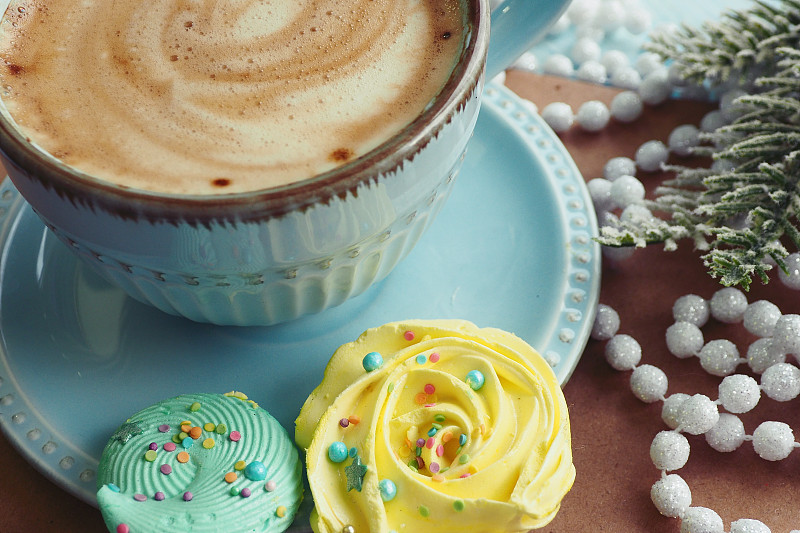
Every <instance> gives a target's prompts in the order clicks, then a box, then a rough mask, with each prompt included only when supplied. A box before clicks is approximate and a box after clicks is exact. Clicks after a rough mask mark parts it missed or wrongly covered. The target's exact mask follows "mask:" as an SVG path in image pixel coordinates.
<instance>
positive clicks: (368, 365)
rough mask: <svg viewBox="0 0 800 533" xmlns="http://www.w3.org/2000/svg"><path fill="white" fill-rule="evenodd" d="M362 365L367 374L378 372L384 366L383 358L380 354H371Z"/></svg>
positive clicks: (365, 357) (362, 361) (366, 356)
mask: <svg viewBox="0 0 800 533" xmlns="http://www.w3.org/2000/svg"><path fill="white" fill-rule="evenodd" d="M361 365H362V366H363V367H364V370H366V371H367V372H372V371H373V370H378V369H379V368H380V367H382V366H383V356H382V355H381V354H379V353H378V352H370V353H368V354H367V355H365V356H364V359H362V360H361Z"/></svg>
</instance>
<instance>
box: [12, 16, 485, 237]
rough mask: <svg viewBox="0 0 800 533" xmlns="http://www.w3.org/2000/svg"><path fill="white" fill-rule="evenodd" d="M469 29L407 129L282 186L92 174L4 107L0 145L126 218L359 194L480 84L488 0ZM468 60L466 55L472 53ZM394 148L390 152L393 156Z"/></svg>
mask: <svg viewBox="0 0 800 533" xmlns="http://www.w3.org/2000/svg"><path fill="white" fill-rule="evenodd" d="M465 7H466V16H465V18H466V31H465V42H464V48H463V49H462V51H461V57H460V60H459V62H458V64H457V66H456V68H455V69H454V70H453V72H452V73H451V75H450V78H449V80H448V81H447V83H446V84H445V85H444V87H443V88H442V90H441V91H440V92H439V94H438V95H437V97H436V98H435V100H434V102H433V105H431V106H430V107H429V108H428V109H426V110H425V111H424V112H423V113H422V114H421V115H420V116H419V117H417V118H416V119H415V120H414V121H413V122H412V123H411V124H409V125H408V126H407V127H406V128H405V129H403V130H402V131H400V132H399V133H397V134H396V135H394V136H393V137H392V138H390V139H389V140H388V141H386V142H385V143H383V144H381V145H380V146H378V147H377V148H375V149H374V150H372V151H370V152H369V153H367V154H365V155H364V156H362V157H360V158H358V159H356V160H354V161H352V162H350V163H346V164H344V165H342V166H340V167H337V168H335V169H332V170H330V171H328V172H325V173H323V174H320V175H318V176H314V177H312V178H309V179H306V180H303V181H299V182H296V183H292V184H289V185H286V186H283V187H276V188H270V189H264V190H261V191H248V192H242V193H233V194H227V195H226V194H223V195H179V194H163V193H155V192H150V191H146V190H140V189H132V188H127V187H124V186H120V185H116V184H113V183H110V182H107V181H102V180H99V179H96V178H93V177H91V176H89V175H87V174H84V173H82V172H79V171H76V170H75V169H72V168H70V167H67V166H66V165H63V164H61V163H59V162H58V161H56V160H55V159H54V158H50V157H47V158H43V157H41V153H42V152H41V151H39V150H37V149H35V148H33V147H32V146H31V144H30V143H29V142H28V141H27V140H26V139H25V137H24V136H23V135H22V134H21V133H20V132H19V131H18V130H17V128H16V127H15V125H14V124H13V122H12V121H11V120H10V118H9V117H8V116H6V114H4V113H0V152H2V155H3V159H4V161H5V164H11V165H13V166H14V167H16V168H17V169H19V170H20V171H21V172H22V173H23V174H25V175H26V176H28V177H29V179H31V180H33V181H37V182H39V183H40V184H41V185H42V186H44V187H45V188H46V189H52V190H53V191H54V192H55V193H56V194H58V195H59V196H60V197H62V198H65V199H66V200H68V201H70V202H71V203H73V204H78V205H82V206H85V207H88V208H90V209H92V210H96V209H100V210H103V211H107V212H109V213H111V214H112V215H115V216H118V217H121V218H123V219H129V220H137V219H145V220H148V221H150V222H167V223H177V222H180V221H185V222H189V223H190V224H201V225H207V224H209V223H211V222H212V221H214V220H216V221H229V222H233V221H250V220H256V219H262V220H263V219H265V218H272V217H281V216H283V215H285V214H287V213H290V212H292V211H296V210H300V211H304V210H306V209H308V208H310V207H311V206H313V205H315V204H319V203H323V204H325V203H328V202H330V201H331V200H332V199H333V198H335V197H337V196H338V197H341V198H344V197H346V196H347V195H348V194H352V195H357V194H358V188H359V187H360V186H362V185H369V184H370V182H374V181H377V180H378V179H379V178H380V177H385V176H387V175H391V174H392V173H393V172H395V171H396V170H397V169H399V168H401V167H402V166H403V164H404V162H405V161H408V160H412V159H413V158H414V157H415V156H416V154H417V153H419V151H420V150H422V149H423V148H424V147H425V146H426V145H427V144H428V143H429V142H430V141H431V140H432V139H434V138H435V137H436V136H437V135H438V134H439V132H440V131H441V129H442V128H443V127H444V125H446V124H448V123H449V122H450V121H451V120H452V118H453V116H454V115H455V114H456V113H457V112H459V111H460V110H462V109H463V108H464V107H465V106H466V105H467V103H468V101H469V100H470V99H471V98H473V97H474V94H475V92H476V91H478V90H480V80H481V78H482V75H483V71H484V68H485V60H486V53H487V48H488V38H487V35H486V34H487V33H488V31H489V8H488V2H486V0H466V1H465ZM465 59H466V60H465ZM387 154H388V155H387Z"/></svg>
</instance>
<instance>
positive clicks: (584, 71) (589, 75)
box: [575, 59, 608, 126]
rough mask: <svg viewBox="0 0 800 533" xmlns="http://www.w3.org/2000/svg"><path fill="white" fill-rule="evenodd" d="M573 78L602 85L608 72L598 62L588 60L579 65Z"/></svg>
mask: <svg viewBox="0 0 800 533" xmlns="http://www.w3.org/2000/svg"><path fill="white" fill-rule="evenodd" d="M575 77H576V78H577V79H579V80H581V81H587V82H589V83H597V84H600V85H602V84H603V83H605V82H606V80H607V79H608V72H607V71H606V67H604V66H603V64H602V63H600V61H597V60H596V59H590V60H588V61H584V62H583V63H581V65H580V66H579V67H578V69H577V70H576V71H575ZM604 126H605V124H604Z"/></svg>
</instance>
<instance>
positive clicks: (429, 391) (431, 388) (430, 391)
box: [423, 383, 436, 394]
mask: <svg viewBox="0 0 800 533" xmlns="http://www.w3.org/2000/svg"><path fill="white" fill-rule="evenodd" d="M423 390H424V391H425V394H433V393H434V392H436V387H435V386H433V384H432V383H428V384H427V385H425V387H424V388H423Z"/></svg>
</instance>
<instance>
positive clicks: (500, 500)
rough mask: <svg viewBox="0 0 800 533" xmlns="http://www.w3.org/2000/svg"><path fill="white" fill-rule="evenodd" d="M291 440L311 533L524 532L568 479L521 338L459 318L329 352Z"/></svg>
mask: <svg viewBox="0 0 800 533" xmlns="http://www.w3.org/2000/svg"><path fill="white" fill-rule="evenodd" d="M376 353H377V354H380V357H377V356H376ZM368 354H369V357H367V360H366V362H365V361H364V358H365V356H367V355H368ZM381 360H382V363H381ZM365 368H367V369H369V370H367V369H365ZM474 371H477V372H479V374H475V373H474ZM471 372H472V374H470V373H471ZM468 375H469V376H475V379H471V378H468ZM481 376H482V377H483V384H482V386H479V385H480V381H481V380H480V377H481ZM295 438H296V441H297V443H298V444H299V445H300V446H301V447H303V448H305V449H306V462H307V469H308V478H309V482H310V485H311V491H312V494H313V496H314V503H315V506H316V508H315V511H314V513H313V515H312V519H311V526H312V528H313V529H314V531H316V532H318V533H319V532H331V533H334V532H335V533H339V532H341V531H342V530H343V528H344V527H346V526H348V525H350V526H352V527H353V528H354V529H355V531H356V532H367V531H369V532H390V531H414V532H425V531H481V532H494V531H496V532H509V531H527V530H530V529H534V528H538V527H542V526H544V525H546V524H547V523H549V522H550V521H551V520H552V519H553V517H554V516H555V514H556V512H557V511H558V508H559V506H560V502H561V500H562V498H563V497H564V495H565V494H566V493H567V492H568V491H569V489H570V488H571V486H572V483H573V481H574V478H575V468H574V466H573V464H572V451H571V447H570V429H569V418H568V413H567V405H566V402H565V400H564V396H563V393H562V391H561V388H560V386H559V383H558V381H557V379H556V377H555V375H554V373H553V371H552V369H551V368H550V366H549V365H548V364H547V363H546V362H545V361H544V359H543V358H542V357H541V356H540V355H539V354H538V353H537V352H536V351H535V350H534V349H533V348H531V347H530V346H529V345H528V344H527V343H525V342H524V341H523V340H521V339H520V338H518V337H516V336H514V335H512V334H510V333H507V332H505V331H501V330H498V329H492V328H484V329H480V328H478V327H476V326H475V325H473V324H471V323H469V322H465V321H459V320H447V321H444V320H440V321H409V322H400V323H393V324H387V325H385V326H381V327H379V328H375V329H370V330H368V331H366V332H365V333H363V334H362V335H361V337H359V338H358V339H357V340H356V341H354V342H351V343H349V344H345V345H344V346H342V347H341V348H339V349H338V350H337V351H336V353H335V354H334V355H333V357H332V359H331V361H330V363H329V365H328V367H327V369H326V371H325V377H324V379H323V381H322V383H321V384H320V385H319V387H317V389H315V390H314V392H313V393H312V394H311V395H310V396H309V398H308V399H307V400H306V403H305V405H304V406H303V409H302V411H301V412H300V415H299V417H298V418H297V421H296V435H295ZM332 445H333V449H331V447H332ZM337 446H338V447H339V448H340V449H339V450H337ZM341 449H343V450H346V455H347V457H346V458H344V459H343V460H342V457H341V456H340V457H335V456H336V452H337V451H339V452H340V454H341ZM329 450H330V451H329ZM329 454H330V455H333V456H334V457H335V459H336V461H340V462H336V461H334V460H332V459H331V458H330V456H329ZM359 463H360V464H361V465H364V466H365V467H366V468H363V467H362V468H360V469H359V466H360V464H359ZM386 480H388V481H386Z"/></svg>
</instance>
